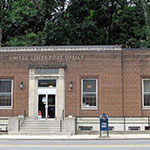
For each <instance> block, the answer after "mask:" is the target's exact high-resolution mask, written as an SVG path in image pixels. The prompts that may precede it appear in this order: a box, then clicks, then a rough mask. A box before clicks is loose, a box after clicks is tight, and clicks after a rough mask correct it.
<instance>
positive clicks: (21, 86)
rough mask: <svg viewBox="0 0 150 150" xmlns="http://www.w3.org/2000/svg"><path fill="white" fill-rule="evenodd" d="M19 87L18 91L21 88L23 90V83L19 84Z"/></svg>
mask: <svg viewBox="0 0 150 150" xmlns="http://www.w3.org/2000/svg"><path fill="white" fill-rule="evenodd" d="M19 86H20V89H23V88H24V85H23V81H21V82H20V85H19Z"/></svg>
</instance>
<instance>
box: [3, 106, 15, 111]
mask: <svg viewBox="0 0 150 150" xmlns="http://www.w3.org/2000/svg"><path fill="white" fill-rule="evenodd" d="M1 109H13V107H12V106H10V107H7V106H0V110H1Z"/></svg>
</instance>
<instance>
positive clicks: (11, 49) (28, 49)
mask: <svg viewBox="0 0 150 150" xmlns="http://www.w3.org/2000/svg"><path fill="white" fill-rule="evenodd" d="M114 50H115V51H116V50H117V51H121V50H122V48H121V45H81V46H78V45H77V46H75V45H74V46H31V47H0V52H40V51H41V52H43V51H114Z"/></svg>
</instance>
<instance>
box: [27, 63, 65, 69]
mask: <svg viewBox="0 0 150 150" xmlns="http://www.w3.org/2000/svg"><path fill="white" fill-rule="evenodd" d="M28 68H29V69H51V68H66V65H65V64H46V65H37V64H32V65H29V66H28Z"/></svg>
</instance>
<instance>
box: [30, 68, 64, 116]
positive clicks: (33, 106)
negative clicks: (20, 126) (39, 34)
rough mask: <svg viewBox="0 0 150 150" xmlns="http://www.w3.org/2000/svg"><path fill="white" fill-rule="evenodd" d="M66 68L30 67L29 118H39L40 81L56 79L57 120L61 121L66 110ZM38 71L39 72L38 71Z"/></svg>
mask: <svg viewBox="0 0 150 150" xmlns="http://www.w3.org/2000/svg"><path fill="white" fill-rule="evenodd" d="M64 67H65V66H50V65H49V66H46V67H45V66H42V68H41V66H38V67H37V66H34V65H33V66H30V67H29V101H28V102H29V104H28V106H29V110H28V114H29V118H34V119H36V118H37V116H38V80H39V79H56V104H55V105H56V117H55V118H56V119H60V118H61V117H63V116H62V113H63V111H64V110H65V108H64V107H65V106H64V103H65V85H64V82H65V81H64V80H65V71H64ZM36 69H38V70H36Z"/></svg>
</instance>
